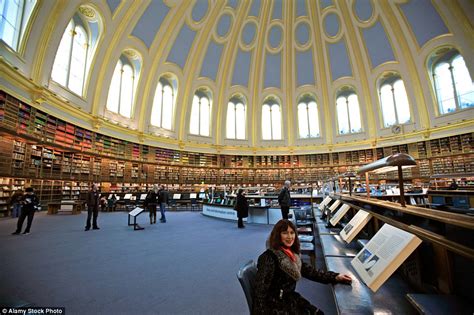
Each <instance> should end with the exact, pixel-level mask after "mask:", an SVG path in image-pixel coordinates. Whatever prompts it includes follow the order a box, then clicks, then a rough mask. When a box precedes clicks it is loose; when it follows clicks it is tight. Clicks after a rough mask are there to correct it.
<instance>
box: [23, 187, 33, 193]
mask: <svg viewBox="0 0 474 315" xmlns="http://www.w3.org/2000/svg"><path fill="white" fill-rule="evenodd" d="M25 191H26V192H33V187H27V188H26V189H25Z"/></svg>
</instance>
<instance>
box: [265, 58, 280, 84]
mask: <svg viewBox="0 0 474 315" xmlns="http://www.w3.org/2000/svg"><path fill="white" fill-rule="evenodd" d="M267 87H276V88H281V53H278V54H275V55H273V54H270V53H268V52H267V54H266V58H265V84H264V88H267Z"/></svg>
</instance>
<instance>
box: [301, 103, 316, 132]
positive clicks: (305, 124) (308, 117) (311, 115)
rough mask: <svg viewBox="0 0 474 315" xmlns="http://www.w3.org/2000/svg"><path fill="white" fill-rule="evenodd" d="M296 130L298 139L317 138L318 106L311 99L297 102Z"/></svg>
mask: <svg viewBox="0 0 474 315" xmlns="http://www.w3.org/2000/svg"><path fill="white" fill-rule="evenodd" d="M298 130H299V136H300V138H317V137H319V116H318V105H317V104H316V101H315V100H314V99H312V98H303V99H301V100H300V101H299V104H298Z"/></svg>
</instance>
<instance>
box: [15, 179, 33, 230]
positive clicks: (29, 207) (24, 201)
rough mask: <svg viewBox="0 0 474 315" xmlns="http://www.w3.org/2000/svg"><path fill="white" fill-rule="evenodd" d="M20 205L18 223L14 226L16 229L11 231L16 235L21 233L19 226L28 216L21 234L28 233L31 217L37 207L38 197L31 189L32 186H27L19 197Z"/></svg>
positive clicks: (20, 226) (31, 221)
mask: <svg viewBox="0 0 474 315" xmlns="http://www.w3.org/2000/svg"><path fill="white" fill-rule="evenodd" d="M20 204H21V205H22V207H21V214H20V217H19V218H18V223H17V226H16V231H15V232H13V233H12V234H13V235H18V234H20V233H21V228H22V226H23V222H24V221H25V218H26V217H28V222H27V224H26V229H25V232H23V234H25V235H27V234H30V228H31V224H32V223H33V217H34V216H35V211H36V209H38V205H39V199H38V197H37V196H36V195H35V192H34V191H33V187H28V188H26V189H25V194H24V195H23V196H22V197H21V199H20Z"/></svg>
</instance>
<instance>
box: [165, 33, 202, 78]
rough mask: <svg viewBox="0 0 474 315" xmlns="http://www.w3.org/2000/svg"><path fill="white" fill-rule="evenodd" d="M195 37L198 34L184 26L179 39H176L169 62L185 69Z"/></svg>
mask: <svg viewBox="0 0 474 315" xmlns="http://www.w3.org/2000/svg"><path fill="white" fill-rule="evenodd" d="M195 36H196V32H194V31H193V30H191V29H190V28H189V27H188V26H187V25H186V24H184V25H183V27H182V28H181V31H180V32H179V34H178V37H176V40H175V42H174V44H173V48H171V51H170V53H169V55H168V61H170V62H174V63H175V64H177V65H178V66H180V67H181V69H184V66H185V65H186V60H187V58H188V54H189V50H190V49H191V46H192V44H193V41H194V37H195Z"/></svg>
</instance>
